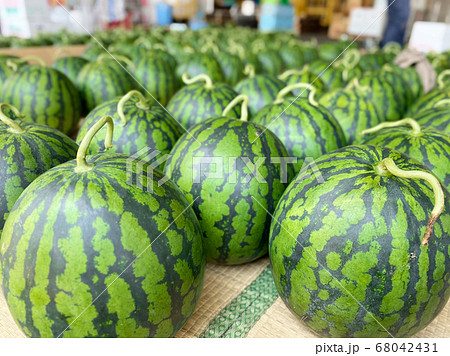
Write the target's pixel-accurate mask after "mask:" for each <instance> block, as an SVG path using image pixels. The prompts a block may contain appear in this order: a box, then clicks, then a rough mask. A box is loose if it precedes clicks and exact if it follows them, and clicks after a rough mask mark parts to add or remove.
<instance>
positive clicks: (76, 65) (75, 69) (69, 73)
mask: <svg viewBox="0 0 450 356" xmlns="http://www.w3.org/2000/svg"><path fill="white" fill-rule="evenodd" d="M87 63H89V61H88V60H87V59H85V58H83V57H62V58H58V59H57V60H55V61H54V62H53V63H52V66H51V67H52V68H53V69H56V70H59V71H60V72H61V73H63V74H65V75H66V77H67V78H69V79H70V80H71V81H72V83H74V84H75V85H76V84H77V76H78V73H79V72H80V71H81V69H82V68H83V67H84V65H85V64H87Z"/></svg>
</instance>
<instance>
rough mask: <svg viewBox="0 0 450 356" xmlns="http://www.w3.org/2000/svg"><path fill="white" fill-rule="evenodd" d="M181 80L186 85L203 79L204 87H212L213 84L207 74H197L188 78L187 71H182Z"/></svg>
mask: <svg viewBox="0 0 450 356" xmlns="http://www.w3.org/2000/svg"><path fill="white" fill-rule="evenodd" d="M181 80H183V83H184V84H186V85H189V84H193V83H197V82H199V81H201V80H203V81H204V82H205V89H212V88H214V84H213V82H212V80H211V78H210V77H209V76H208V75H207V74H199V75H197V76H195V77H194V78H189V73H183V75H182V76H181Z"/></svg>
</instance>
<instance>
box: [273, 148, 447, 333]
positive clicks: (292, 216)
mask: <svg viewBox="0 0 450 356" xmlns="http://www.w3.org/2000/svg"><path fill="white" fill-rule="evenodd" d="M315 163H316V167H314V168H311V167H307V168H305V169H304V170H302V171H301V172H300V173H299V175H298V176H297V178H296V179H295V180H294V181H293V182H292V183H291V184H290V185H289V187H288V188H287V189H286V191H285V193H284V194H283V197H282V198H281V200H280V202H279V204H278V206H277V209H276V211H275V213H274V217H273V220H272V226H271V234H270V240H269V256H270V261H271V264H272V268H273V277H274V280H275V285H276V288H277V290H278V293H279V294H280V296H281V299H282V300H283V301H284V302H285V303H286V305H287V306H288V308H289V309H290V310H291V311H292V312H293V313H294V314H295V315H296V316H297V317H298V318H300V319H301V320H302V321H303V323H305V324H306V325H307V326H308V327H310V328H311V329H312V330H313V331H314V332H316V333H317V334H319V335H320V336H323V337H388V336H392V337H408V336H411V335H413V334H415V333H417V332H418V331H420V330H421V329H423V328H424V327H425V326H426V325H427V324H429V323H430V322H431V321H432V320H433V319H434V318H435V317H436V315H437V314H438V313H439V312H440V311H441V310H442V309H443V308H444V307H445V305H446V304H447V301H448V298H449V295H450V290H449V278H450V256H449V253H448V246H449V244H450V224H449V221H450V203H449V202H450V193H448V191H446V190H445V189H444V190H442V188H441V187H440V184H439V181H438V180H437V179H436V178H435V177H434V176H433V175H432V174H431V172H430V171H428V170H426V169H425V167H424V166H422V165H421V164H419V163H418V162H416V161H414V160H413V159H411V158H409V157H407V156H405V155H403V154H401V153H399V152H397V151H394V150H391V149H389V148H385V147H383V148H381V147H375V146H365V145H361V146H348V147H345V148H342V149H339V150H337V151H334V152H331V153H328V154H326V155H324V156H322V157H321V158H319V159H317V160H316V161H315ZM317 172H320V178H321V179H320V180H319V179H317ZM414 178H422V179H414ZM444 195H445V202H444ZM435 201H436V205H435ZM433 227H434V229H433Z"/></svg>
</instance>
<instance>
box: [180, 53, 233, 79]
mask: <svg viewBox="0 0 450 356" xmlns="http://www.w3.org/2000/svg"><path fill="white" fill-rule="evenodd" d="M176 73H177V76H178V78H181V77H182V76H183V74H184V73H187V74H188V75H189V76H190V77H195V76H197V75H200V74H206V75H207V76H209V77H210V78H211V80H212V81H213V82H214V83H218V82H223V81H224V77H223V72H222V68H221V67H220V64H219V62H218V61H217V60H216V59H215V58H214V57H213V56H211V55H210V54H207V53H192V54H190V55H188V56H187V57H186V58H184V59H183V61H182V62H181V63H180V64H179V65H178V67H177V70H176Z"/></svg>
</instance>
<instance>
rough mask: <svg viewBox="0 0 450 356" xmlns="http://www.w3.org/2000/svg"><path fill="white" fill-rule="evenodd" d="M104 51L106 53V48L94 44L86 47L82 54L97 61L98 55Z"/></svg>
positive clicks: (89, 59) (90, 59)
mask: <svg viewBox="0 0 450 356" xmlns="http://www.w3.org/2000/svg"><path fill="white" fill-rule="evenodd" d="M103 53H105V49H104V48H102V47H101V46H100V45H97V44H94V45H91V46H89V47H88V48H86V49H85V50H84V52H83V53H82V54H81V57H83V58H85V59H87V60H88V61H95V60H96V59H97V57H98V56H100V55H101V54H103Z"/></svg>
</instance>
